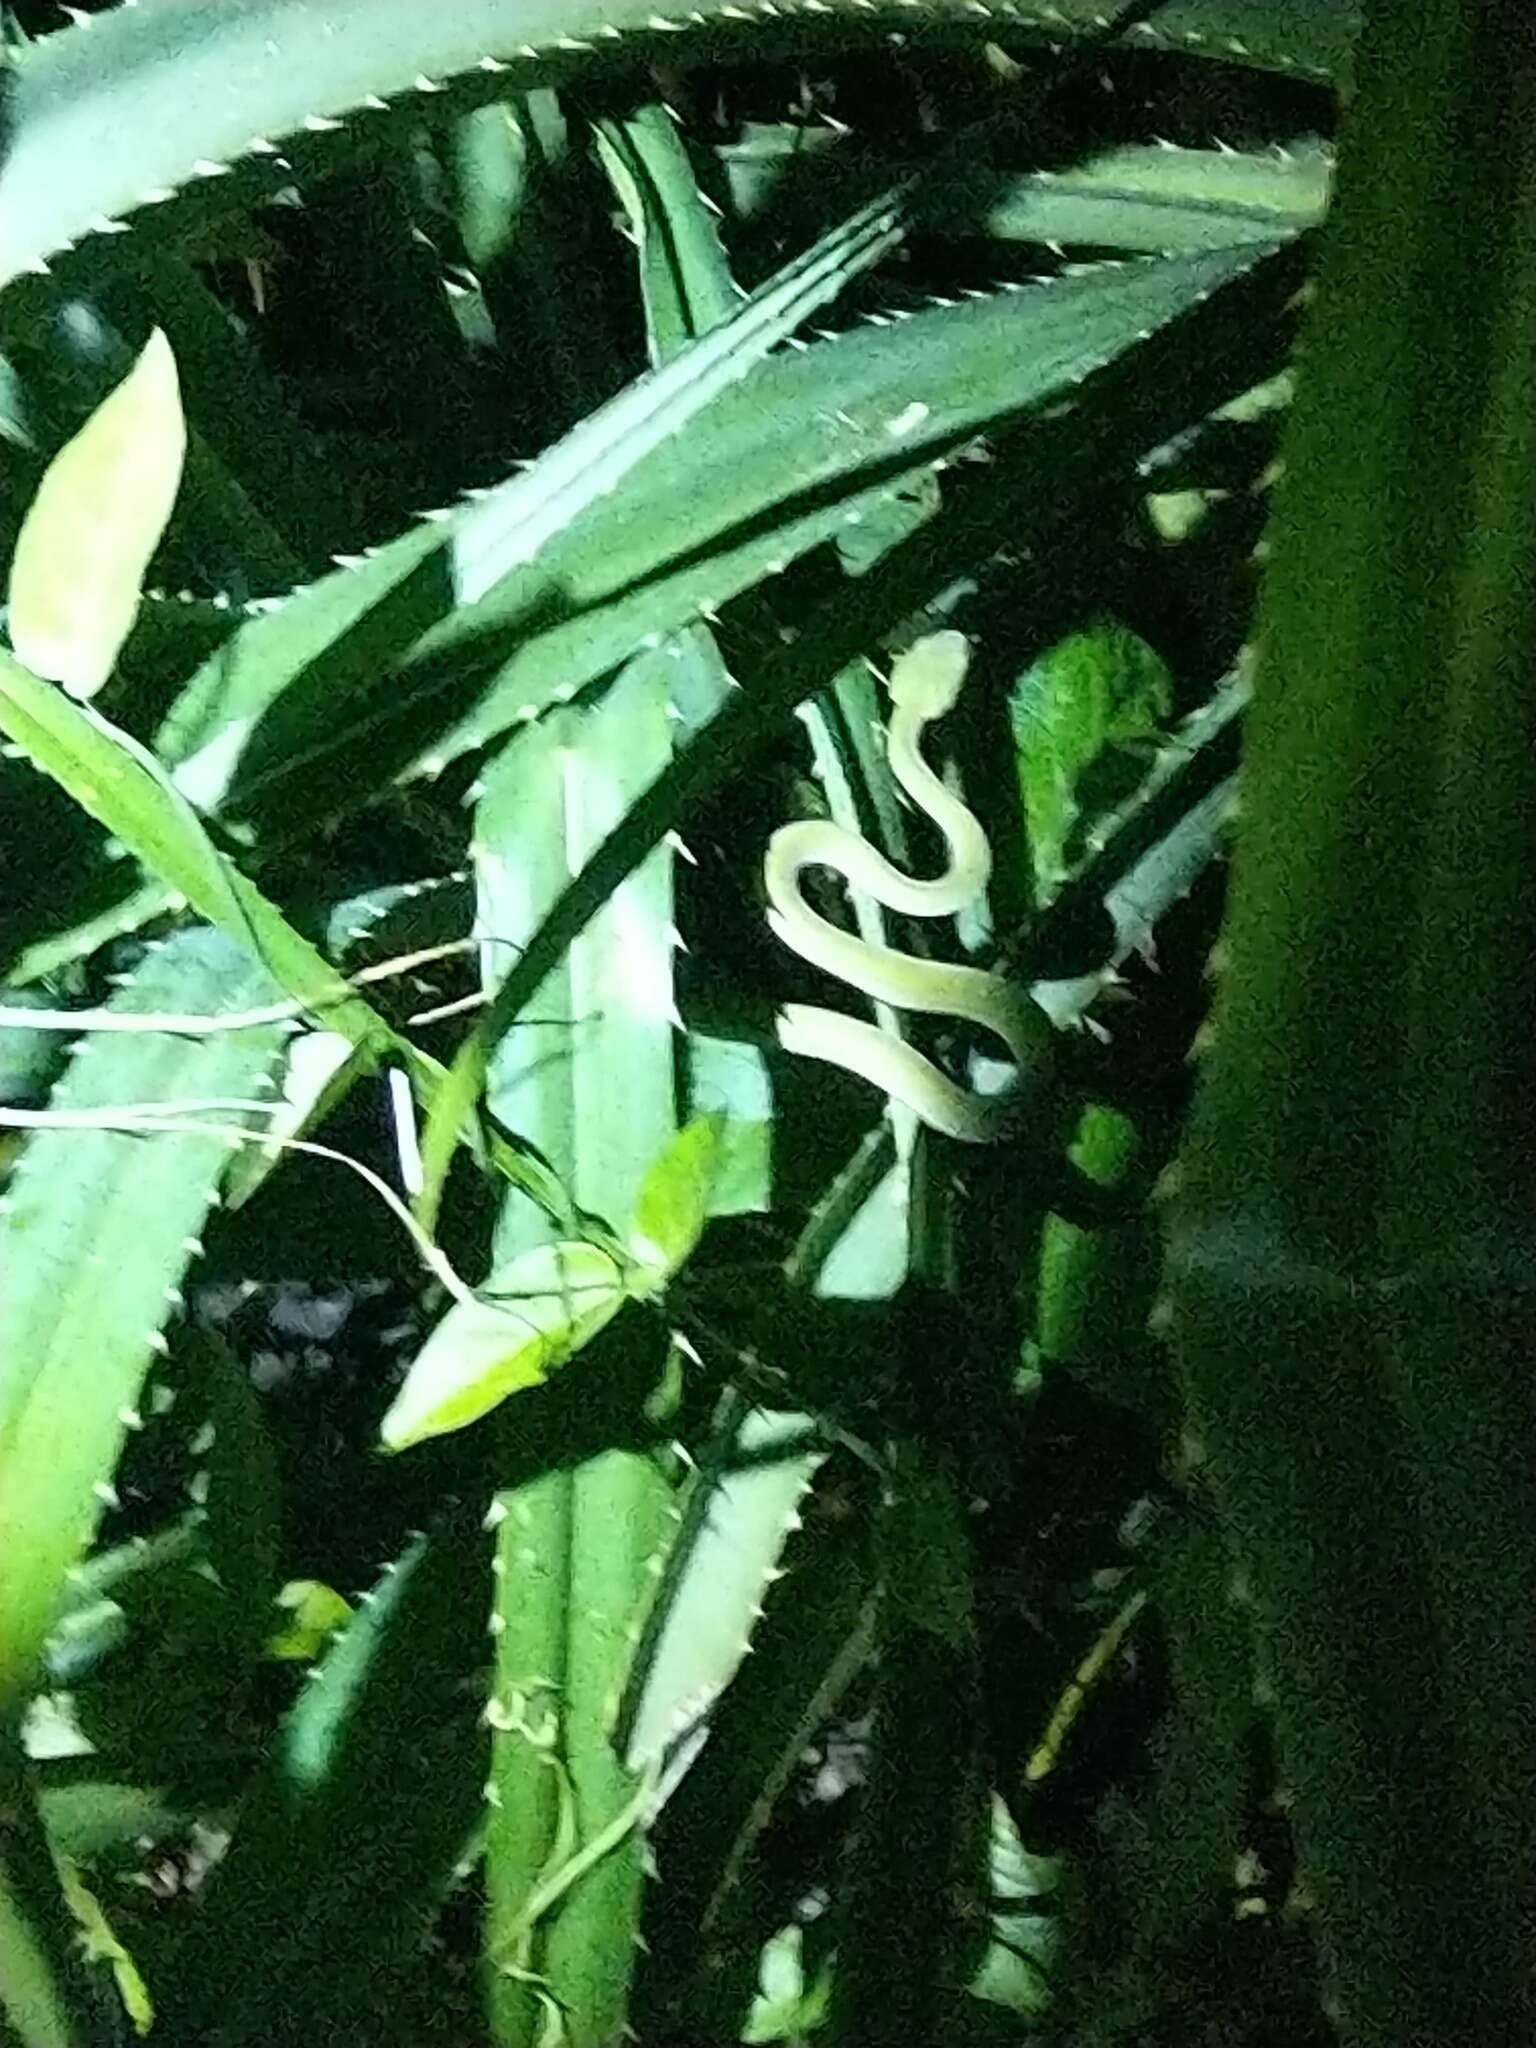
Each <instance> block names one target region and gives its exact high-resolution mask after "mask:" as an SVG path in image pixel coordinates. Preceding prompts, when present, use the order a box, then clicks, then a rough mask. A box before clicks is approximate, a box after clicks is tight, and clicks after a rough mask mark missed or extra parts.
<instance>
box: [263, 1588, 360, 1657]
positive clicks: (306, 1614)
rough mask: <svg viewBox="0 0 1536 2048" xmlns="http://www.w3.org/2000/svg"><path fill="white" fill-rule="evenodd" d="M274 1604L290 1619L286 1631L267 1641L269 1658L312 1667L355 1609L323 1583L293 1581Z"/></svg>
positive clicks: (278, 1631)
mask: <svg viewBox="0 0 1536 2048" xmlns="http://www.w3.org/2000/svg"><path fill="white" fill-rule="evenodd" d="M275 1604H276V1605H277V1606H278V1607H281V1608H283V1609H284V1611H285V1612H286V1613H287V1615H288V1620H287V1623H286V1624H285V1626H284V1627H282V1628H279V1629H275V1630H274V1631H273V1632H272V1634H271V1635H269V1636H268V1637H267V1645H266V1647H267V1655H268V1656H269V1657H283V1658H292V1659H294V1660H295V1661H297V1662H300V1663H305V1664H307V1663H310V1662H312V1661H313V1659H314V1658H316V1657H318V1656H319V1654H320V1652H321V1651H322V1650H323V1649H324V1648H325V1646H326V1644H327V1642H328V1641H329V1640H330V1638H331V1637H332V1636H333V1635H334V1634H335V1632H336V1630H337V1629H339V1628H340V1627H341V1625H342V1623H343V1622H346V1621H349V1620H350V1619H351V1617H352V1609H351V1608H350V1606H348V1604H347V1602H346V1601H345V1600H343V1599H342V1597H341V1595H340V1594H339V1593H338V1592H337V1591H336V1589H335V1588H334V1587H333V1586H327V1585H326V1584H325V1583H324V1582H323V1581H322V1580H320V1579H290V1580H289V1581H288V1583H287V1585H286V1586H284V1587H283V1589H282V1591H281V1592H280V1593H279V1594H278V1595H277V1597H276V1602H275Z"/></svg>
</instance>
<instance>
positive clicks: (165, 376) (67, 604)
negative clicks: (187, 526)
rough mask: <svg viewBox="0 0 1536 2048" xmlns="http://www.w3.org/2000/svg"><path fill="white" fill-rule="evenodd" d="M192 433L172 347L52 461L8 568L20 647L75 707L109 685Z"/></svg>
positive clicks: (161, 340)
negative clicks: (73, 700)
mask: <svg viewBox="0 0 1536 2048" xmlns="http://www.w3.org/2000/svg"><path fill="white" fill-rule="evenodd" d="M186 447H187V430H186V422H185V420H184V419H183V417H182V411H181V390H180V385H179V383H178V380H177V376H176V359H175V357H174V356H173V355H172V354H171V345H170V343H169V342H168V341H167V340H166V338H165V336H164V334H162V333H161V331H160V329H159V328H158V327H157V328H155V330H154V331H153V333H152V334H151V335H150V337H149V340H148V341H147V342H146V343H145V344H144V348H143V352H142V353H141V355H140V356H139V359H138V361H137V362H136V363H135V364H134V366H133V368H132V369H131V370H130V371H129V373H128V375H127V376H126V377H125V378H124V379H123V381H122V383H121V384H119V385H118V386H117V388H116V389H115V390H114V391H112V392H110V393H109V394H108V396H107V397H106V398H105V399H104V400H103V401H102V403H101V404H100V405H99V406H98V407H97V408H96V410H95V411H94V412H93V413H92V414H91V416H90V418H89V419H88V420H87V421H86V423H85V425H84V426H83V427H82V428H81V429H80V431H79V433H77V434H76V435H75V437H74V439H73V440H71V441H67V442H66V443H65V445H64V446H63V447H62V448H61V449H60V450H59V452H58V454H57V455H56V456H55V457H54V458H53V461H52V462H51V463H49V465H48V468H47V470H46V472H45V473H44V476H43V480H42V482H41V484H39V486H38V490H37V496H36V497H35V498H34V499H33V500H32V505H31V509H30V510H29V511H28V513H27V516H26V518H25V520H24V521H23V522H22V528H21V533H20V536H19V537H18V539H17V542H16V553H15V556H14V558H13V560H12V563H11V587H10V628H11V645H12V646H13V647H14V648H15V650H16V653H17V655H18V657H19V658H20V659H21V660H22V661H23V662H24V663H25V664H26V666H27V667H28V668H29V669H31V671H32V673H33V674H34V675H37V676H42V677H43V678H44V680H45V681H47V682H50V683H62V684H63V685H64V687H65V689H66V690H68V691H69V693H70V695H71V696H72V697H87V698H88V697H94V696H95V694H96V692H97V691H98V690H99V689H100V688H101V686H102V684H103V683H104V682H105V681H106V680H107V678H108V676H109V675H111V673H112V669H113V666H114V664H115V663H116V661H117V657H118V653H119V651H120V649H121V647H122V645H123V642H124V641H125V640H126V639H127V637H128V634H129V631H130V629H131V628H132V626H133V622H134V619H135V617H136V616H137V614H138V609H139V597H140V594H141V592H142V590H143V587H144V576H145V572H146V570H147V569H148V568H149V563H150V558H151V556H152V555H153V554H154V552H155V549H156V548H157V547H158V546H159V545H160V537H161V535H162V534H163V533H164V532H165V529H166V525H167V523H168V522H169V520H170V516H171V508H172V506H173V505H174V504H175V502H176V492H177V490H178V488H179V487H180V484H181V466H182V460H183V458H184V456H185V454H186Z"/></svg>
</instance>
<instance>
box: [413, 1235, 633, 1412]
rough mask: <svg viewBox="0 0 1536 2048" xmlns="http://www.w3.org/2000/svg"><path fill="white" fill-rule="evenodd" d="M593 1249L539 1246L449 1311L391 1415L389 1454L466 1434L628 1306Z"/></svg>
mask: <svg viewBox="0 0 1536 2048" xmlns="http://www.w3.org/2000/svg"><path fill="white" fill-rule="evenodd" d="M629 1291H630V1290H629V1289H628V1287H627V1286H626V1284H625V1279H624V1275H623V1273H622V1272H621V1270H620V1268H619V1267H618V1265H617V1264H616V1263H615V1261H614V1260H613V1259H611V1258H610V1257H609V1256H608V1254H607V1253H606V1252H605V1251H601V1250H600V1249H599V1248H598V1247H597V1246H596V1245H593V1244H583V1243H581V1242H575V1243H565V1244H544V1245H537V1246H535V1247H534V1248H533V1250H531V1251H528V1252H524V1253H522V1254H521V1255H520V1256H519V1257H518V1258H515V1259H514V1260H512V1262H511V1264H510V1265H508V1266H506V1267H505V1268H504V1269H503V1270H502V1271H501V1272H500V1273H498V1274H495V1275H493V1276H492V1278H491V1280H490V1281H489V1283H488V1284H487V1286H486V1288H485V1290H484V1292H485V1296H486V1298H485V1299H484V1300H483V1301H480V1302H477V1303H475V1304H474V1305H473V1306H471V1305H470V1304H469V1303H467V1302H460V1303H458V1304H456V1305H455V1306H454V1307H453V1308H451V1309H450V1310H449V1311H448V1313H447V1315H445V1316H444V1318H443V1320H442V1321H441V1322H440V1323H439V1324H438V1326H437V1328H436V1329H435V1330H434V1331H433V1332H432V1334H431V1336H430V1337H429V1338H428V1339H427V1341H426V1343H425V1344H424V1345H423V1346H422V1348H421V1350H420V1352H419V1353H418V1354H417V1357H416V1361H415V1363H414V1364H413V1365H412V1367H411V1369H410V1372H409V1373H408V1374H407V1376H406V1381H405V1385H404V1386H403V1387H402V1388H401V1389H400V1392H399V1393H398V1394H397V1395H396V1396H395V1400H394V1402H393V1405H392V1406H391V1408H390V1410H389V1413H388V1414H387V1415H386V1416H385V1418H384V1422H383V1426H382V1429H381V1436H382V1440H383V1443H384V1446H385V1448H386V1449H387V1450H391V1451H402V1450H405V1449H406V1448H407V1446H409V1445H411V1444H416V1443H421V1442H423V1441H424V1440H425V1439H426V1438H427V1437H433V1436H442V1435H444V1434H445V1433H446V1432H447V1431H449V1430H454V1429H462V1428H464V1426H465V1425H466V1424H467V1423H471V1422H476V1421H478V1420H479V1418H480V1417H481V1416H482V1415H485V1414H487V1413H488V1412H489V1411H490V1410H491V1409H492V1408H494V1407H496V1406H497V1404H498V1403H499V1402H501V1401H504V1400H505V1399H506V1397H507V1395H508V1394H515V1393H519V1392H521V1391H522V1390H523V1389H524V1388H527V1387H536V1386H538V1385H540V1384H541V1382H542V1381H544V1380H546V1379H547V1378H548V1377H549V1375H550V1373H551V1372H553V1371H554V1370H555V1369H556V1368H557V1367H559V1366H561V1365H564V1364H565V1362H566V1360H567V1359H569V1358H570V1357H572V1356H573V1355H574V1353H576V1352H577V1351H579V1350H580V1349H581V1347H582V1346H583V1345H584V1344H585V1343H587V1342H588V1341H589V1340H590V1339H591V1338H593V1337H595V1336H596V1335H597V1333H598V1331H599V1330H601V1329H602V1328H603V1326H604V1324H605V1323H608V1322H611V1321H612V1319H613V1317H614V1316H615V1315H616V1314H617V1313H618V1311H619V1309H620V1308H621V1307H622V1306H623V1304H624V1302H625V1300H626V1299H627V1298H628V1294H629Z"/></svg>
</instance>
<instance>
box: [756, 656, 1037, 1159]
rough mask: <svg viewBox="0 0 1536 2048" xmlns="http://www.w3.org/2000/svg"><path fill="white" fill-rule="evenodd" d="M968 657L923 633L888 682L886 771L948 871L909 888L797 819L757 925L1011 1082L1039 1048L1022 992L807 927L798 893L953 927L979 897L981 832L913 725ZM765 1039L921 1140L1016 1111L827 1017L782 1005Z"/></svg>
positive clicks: (886, 867)
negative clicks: (944, 850)
mask: <svg viewBox="0 0 1536 2048" xmlns="http://www.w3.org/2000/svg"><path fill="white" fill-rule="evenodd" d="M969 659H970V648H969V645H968V643H967V641H966V639H965V636H964V635H963V634H961V633H955V632H942V633H933V634H930V635H928V636H927V637H926V638H925V639H922V640H919V641H917V642H916V643H915V644H914V645H913V646H912V647H910V648H909V649H908V650H907V651H906V652H905V653H904V654H902V655H901V656H900V657H899V658H898V659H897V661H896V662H895V664H894V665H893V667H892V670H891V677H890V686H889V687H890V693H891V715H890V721H889V725H888V728H887V735H886V752H887V755H888V758H889V760H890V764H891V772H892V774H893V775H894V776H895V778H896V780H897V782H898V783H899V784H900V785H901V787H902V789H903V790H905V792H906V793H907V795H908V796H909V797H910V798H911V800H912V801H913V803H915V804H916V805H917V806H918V808H919V809H920V810H922V811H923V812H925V813H926V815H927V816H928V817H930V818H931V819H932V820H933V822H934V823H935V825H937V826H938V828H939V830H940V832H941V833H942V834H943V835H944V840H945V843H946V845H947V847H948V849H949V865H948V867H947V868H946V869H945V871H944V872H943V874H941V875H939V876H937V877H935V879H934V880H932V881H917V880H914V879H913V877H912V876H910V875H905V874H903V873H902V872H901V870H900V869H899V868H896V867H893V866H892V865H891V863H890V862H889V861H888V860H887V859H886V858H885V856H884V855H883V854H881V853H879V852H878V851H877V850H876V849H875V848H874V847H873V846H871V845H869V843H868V842H867V841H866V840H863V839H860V838H859V837H858V835H857V834H856V833H853V832H850V831H848V830H847V829H846V828H845V827H843V826H841V825H836V824H831V823H829V822H827V821H825V820H821V819H808V820H802V821H801V822H799V823H797V824H793V825H785V826H783V827H782V828H781V829H780V830H779V831H777V832H775V833H774V835H773V837H772V838H771V839H770V840H769V842H768V849H767V853H766V855H765V857H764V862H763V881H764V885H765V887H766V890H767V895H768V901H769V905H770V909H769V912H768V922H769V925H770V927H771V928H772V930H773V931H774V933H775V934H776V935H777V937H778V938H780V939H781V940H782V941H783V943H784V944H785V945H786V946H789V947H791V948H792V949H793V950H794V951H795V952H796V953H798V954H800V956H801V957H802V959H805V960H809V961H810V962H811V964H812V966H814V967H820V968H822V969H823V970H824V971H825V972H826V973H828V974H832V975H836V977H837V978H838V980H840V981H845V982H847V983H848V984H849V986H850V987H852V988H856V989H858V990H859V992H860V993H861V994H862V995H866V996H869V997H870V998H872V999H873V1000H874V1001H876V1002H883V1003H889V1004H891V1005H892V1006H893V1007H894V1008H896V1009H901V1010H916V1011H920V1012H923V1013H925V1014H929V1015H942V1016H949V1017H957V1018H962V1019H964V1020H965V1021H966V1022H967V1023H971V1024H979V1025H981V1026H982V1027H983V1028H984V1029H986V1030H988V1031H991V1032H994V1033H996V1035H997V1036H998V1037H999V1038H1000V1039H1001V1040H1002V1041H1003V1043H1004V1045H1006V1046H1007V1048H1008V1051H1009V1053H1010V1054H1011V1055H1012V1057H1013V1059H1014V1061H1015V1062H1016V1064H1017V1065H1018V1067H1019V1068H1020V1070H1021V1076H1022V1077H1024V1078H1028V1077H1030V1076H1032V1075H1033V1074H1034V1073H1035V1072H1036V1071H1037V1070H1038V1069H1039V1068H1040V1067H1041V1066H1042V1064H1043V1062H1044V1059H1045V1057H1046V1056H1047V1050H1048V1046H1049V1043H1050V1039H1051V1036H1052V1029H1051V1025H1050V1022H1049V1020H1048V1018H1047V1017H1046V1014H1045V1012H1044V1011H1043V1010H1042V1009H1041V1008H1040V1007H1039V1005H1038V1004H1037V1003H1035V1002H1034V1001H1033V999H1032V998H1031V997H1030V996H1029V995H1028V994H1026V993H1024V992H1022V991H1019V990H1016V989H1015V988H1013V987H1012V986H1011V985H1010V984H1009V983H1008V982H1007V981H1005V980H1004V979H1003V978H1002V977H1001V976H1000V975H996V974H989V973H986V972H985V971H984V970H982V969H981V968H978V967H965V966H952V965H948V964H945V963H942V962H937V961H932V960H920V959H916V958H914V957H913V956H912V955H911V954H909V953H900V952H897V951H896V949H895V948H894V947H892V946H876V945H871V944H869V943H868V942H867V941H866V940H864V939H860V938H856V937H855V936H854V935H853V934H852V933H851V932H846V931H842V930H840V929H839V928H838V927H837V926H836V925H834V924H830V923H829V922H828V921H827V919H825V918H824V917H821V916H819V915H818V913H817V912H816V911H814V910H813V909H812V908H811V906H810V905H809V904H808V903H807V902H806V900H805V898H804V896H803V895H802V894H801V893H800V875H801V872H802V870H803V869H805V868H809V867H827V868H831V869H833V870H834V871H835V872H836V873H837V874H840V875H841V876H842V877H843V878H844V880H845V881H846V882H848V884H849V885H850V887H852V888H855V889H861V890H863V891H864V892H865V894H866V895H868V896H872V897H873V898H874V899H875V901H876V902H877V903H881V904H883V905H884V906H885V908H886V909H887V910H893V911H897V912H899V913H901V914H903V915H905V916H908V917H952V916H954V914H955V913H956V912H957V911H959V910H963V909H964V908H965V906H966V905H967V904H968V903H971V902H973V901H974V899H975V898H976V897H977V896H978V895H980V893H981V891H982V890H983V889H984V888H985V887H986V885H987V881H988V878H989V877H990V875H991V872H992V853H991V848H990V847H989V846H988V844H987V836H986V833H985V832H984V831H983V830H982V827H981V824H980V822H979V820H978V819H977V818H976V817H975V815H974V814H973V813H972V812H971V811H969V810H968V809H967V808H966V806H965V805H964V804H963V803H962V802H961V801H960V799H959V798H958V797H957V796H955V795H954V794H953V793H952V792H951V791H950V790H948V789H946V788H945V786H944V784H943V783H942V782H941V781H940V780H939V778H938V776H937V775H935V774H934V772H933V770H932V769H931V768H930V767H929V765H928V763H927V762H926V761H925V760H924V759H923V756H922V752H921V740H922V735H923V728H924V726H926V725H929V724H931V723H932V722H933V720H935V719H938V718H942V717H943V716H944V714H945V713H946V712H947V711H949V710H950V709H951V708H952V706H953V705H954V703H955V701H956V699H957V698H958V696H959V694H960V688H961V685H962V684H963V682H964V680H965V672H966V668H967V665H968V663H969ZM778 1036H779V1043H780V1044H781V1045H782V1046H783V1047H784V1048H785V1050H786V1051H788V1052H795V1053H802V1054H804V1055H805V1056H806V1057H807V1058H810V1059H819V1060H827V1061H830V1062H831V1063H832V1064H833V1065H834V1066H840V1067H845V1068H847V1069H848V1070H849V1071H850V1072H851V1073H855V1074H859V1075H862V1076H863V1077H864V1078H865V1079H866V1080H868V1081H871V1082H873V1083H874V1085H875V1086H876V1087H878V1088H881V1089H883V1090H884V1091H885V1093H886V1094H887V1095H889V1096H891V1097H892V1098H893V1099H894V1100H896V1101H897V1102H901V1103H904V1104H905V1105H906V1106H907V1107H908V1108H909V1109H910V1110H911V1111H912V1112H913V1113H914V1114H915V1115H916V1116H917V1117H919V1118H920V1119H921V1120H922V1122H924V1123H925V1124H928V1125H929V1126H930V1127H931V1128H932V1129H934V1130H937V1131H941V1132H943V1133H945V1135H947V1136H948V1137H951V1138H959V1139H962V1140H964V1141H965V1142H967V1143H971V1144H988V1143H990V1142H991V1141H992V1140H993V1139H995V1138H996V1137H998V1136H999V1134H1000V1132H1001V1130H1002V1128H1003V1126H1004V1123H1005V1121H1006V1119H1007V1118H1008V1117H1009V1116H1010V1115H1011V1114H1012V1112H1013V1110H1014V1108H1015V1105H1016V1097H1017V1090H1014V1091H1011V1092H1010V1093H1008V1094H1005V1095H998V1096H980V1095H976V1094H973V1093H972V1092H971V1091H970V1090H969V1089H967V1088H962V1087H960V1086H959V1085H958V1084H957V1083H956V1082H954V1081H952V1080H951V1079H950V1078H949V1076H948V1075H947V1074H943V1073H941V1072H940V1071H939V1069H938V1068H937V1067H936V1066H935V1065H934V1064H933V1062H932V1061H931V1060H930V1059H927V1058H925V1057H924V1055H923V1054H922V1053H920V1052H919V1051H918V1050H917V1049H916V1047H915V1046H911V1045H906V1044H904V1043H903V1042H902V1041H901V1040H899V1039H896V1038H893V1037H892V1036H891V1035H890V1034H889V1033H887V1032H884V1031H881V1030H879V1029H878V1028H877V1026H875V1025H873V1024H869V1023H864V1022H862V1021H860V1020H859V1019H858V1018H855V1017H848V1016H844V1015H842V1014H840V1013H839V1012H838V1011H835V1010H823V1009H816V1008H812V1007H810V1006H808V1005H806V1004H803V1003H787V1004H786V1005H785V1006H784V1008H783V1009H782V1010H781V1011H780V1013H779V1019H778Z"/></svg>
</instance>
